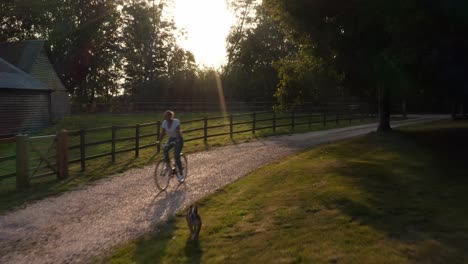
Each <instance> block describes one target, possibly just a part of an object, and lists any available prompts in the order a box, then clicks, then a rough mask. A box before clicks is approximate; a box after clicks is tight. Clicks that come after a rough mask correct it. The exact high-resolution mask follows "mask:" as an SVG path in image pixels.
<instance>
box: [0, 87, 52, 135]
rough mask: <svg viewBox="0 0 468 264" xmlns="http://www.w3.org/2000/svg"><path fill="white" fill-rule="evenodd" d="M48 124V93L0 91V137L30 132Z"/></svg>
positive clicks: (14, 90)
mask: <svg viewBox="0 0 468 264" xmlns="http://www.w3.org/2000/svg"><path fill="white" fill-rule="evenodd" d="M49 123H50V93H49V92H47V91H28V90H16V89H0V135H4V134H15V133H18V132H27V131H32V130H36V129H40V128H44V127H47V126H48V125H49Z"/></svg>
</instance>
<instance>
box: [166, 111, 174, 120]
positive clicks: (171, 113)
mask: <svg viewBox="0 0 468 264" xmlns="http://www.w3.org/2000/svg"><path fill="white" fill-rule="evenodd" d="M164 114H165V115H166V114H170V115H171V118H173V117H174V116H175V113H174V111H171V110H167V111H166V112H164Z"/></svg>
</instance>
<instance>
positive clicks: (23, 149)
mask: <svg viewBox="0 0 468 264" xmlns="http://www.w3.org/2000/svg"><path fill="white" fill-rule="evenodd" d="M29 153H30V146H29V138H28V136H27V135H17V136H16V189H18V190H22V189H25V188H26V187H28V186H29Z"/></svg>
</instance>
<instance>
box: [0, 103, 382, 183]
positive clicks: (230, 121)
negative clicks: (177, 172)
mask: <svg viewBox="0 0 468 264" xmlns="http://www.w3.org/2000/svg"><path fill="white" fill-rule="evenodd" d="M265 114H268V115H269V117H268V118H260V117H261V116H262V115H265ZM373 117H374V115H370V114H367V113H364V112H360V111H359V110H358V109H357V110H353V109H351V110H350V111H348V112H347V113H343V112H341V113H340V112H336V113H333V114H332V113H327V111H323V112H322V113H303V112H302V113H301V112H289V113H286V114H285V113H276V112H271V111H268V112H253V113H246V114H230V115H224V116H216V117H205V118H202V119H195V120H188V121H185V120H184V121H183V125H184V127H190V126H189V124H191V123H201V124H203V125H201V126H200V127H195V128H191V129H187V130H183V133H184V135H185V134H194V135H195V136H192V137H190V136H188V137H186V136H184V141H185V142H190V141H197V140H200V141H201V140H203V142H205V143H206V142H208V140H209V138H213V137H221V136H228V135H229V136H230V137H231V138H233V137H234V135H235V134H239V133H247V132H251V133H254V134H255V133H256V132H258V131H261V130H271V131H272V132H273V133H276V131H277V129H278V128H281V127H288V128H289V129H290V130H295V129H296V128H297V127H298V126H308V127H311V126H312V125H314V124H319V125H322V126H327V125H328V124H329V123H333V124H336V125H337V124H339V123H340V122H343V121H345V122H349V124H351V122H352V121H353V120H361V121H363V120H364V119H368V118H373ZM239 118H241V121H240V122H235V121H234V120H235V119H239ZM215 120H218V122H213V121H215ZM219 121H221V122H219ZM210 123H211V124H210ZM239 126H242V127H241V129H236V127H239ZM147 127H152V128H154V130H153V131H154V132H152V133H146V134H143V133H141V130H142V129H143V128H147ZM222 128H224V129H225V130H226V131H227V132H222V133H219V132H213V131H215V130H216V129H218V130H219V129H222ZM227 128H229V129H227ZM124 129H125V130H133V131H134V134H133V136H129V137H117V134H118V133H117V132H118V131H119V130H124ZM103 131H107V132H110V135H111V136H110V139H105V140H95V141H91V142H88V139H89V138H88V137H87V135H88V134H90V133H96V132H103ZM210 132H211V133H210ZM160 134H161V122H159V121H158V122H153V123H146V124H137V125H129V126H111V127H100V128H92V129H81V130H75V131H65V130H64V131H59V132H57V133H56V134H55V135H47V136H39V137H28V136H27V135H17V136H16V137H12V138H6V139H0V144H8V143H10V144H11V143H15V144H16V155H11V156H5V157H0V164H1V162H4V161H11V160H16V172H14V173H8V174H5V175H0V181H1V180H3V179H6V178H10V177H15V176H16V186H17V189H23V188H26V187H28V185H29V182H30V180H31V179H34V178H43V177H48V176H51V175H56V176H57V179H66V178H67V177H68V174H69V172H68V169H69V166H70V164H78V163H79V164H80V169H81V171H82V172H84V171H86V166H87V161H89V160H93V159H99V158H103V157H111V160H112V162H116V159H117V155H118V154H122V153H128V152H134V156H135V157H139V155H140V150H142V149H147V148H152V147H155V148H156V151H157V152H158V153H159V151H160V144H159V142H157V139H158V138H159V136H160ZM71 137H74V138H77V139H78V140H75V141H77V143H75V144H71V143H70V138H71ZM145 138H154V141H151V142H152V143H150V144H146V145H144V144H141V140H142V139H145ZM39 140H50V141H51V142H52V143H51V144H50V146H49V147H48V148H46V149H44V148H42V149H39V148H38V147H37V146H35V144H36V143H35V142H37V141H39ZM123 141H125V142H130V144H131V147H129V148H125V149H117V148H116V144H117V143H118V142H123ZM98 145H107V146H108V145H110V151H108V152H105V153H100V154H95V155H90V153H88V149H89V148H90V147H93V146H98ZM71 151H77V152H78V153H79V155H78V157H75V158H72V159H70V155H69V153H70V152H71ZM33 152H34V153H35V154H36V156H37V157H36V158H31V153H33ZM51 152H52V153H51ZM34 160H36V161H37V160H39V161H40V162H39V165H37V166H35V168H31V166H30V163H31V161H34ZM43 169H48V170H49V171H48V172H45V173H41V174H36V172H37V171H39V170H43Z"/></svg>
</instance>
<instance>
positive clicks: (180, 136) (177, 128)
mask: <svg viewBox="0 0 468 264" xmlns="http://www.w3.org/2000/svg"><path fill="white" fill-rule="evenodd" d="M176 134H177V137H178V138H182V132H180V126H177V127H176Z"/></svg>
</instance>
